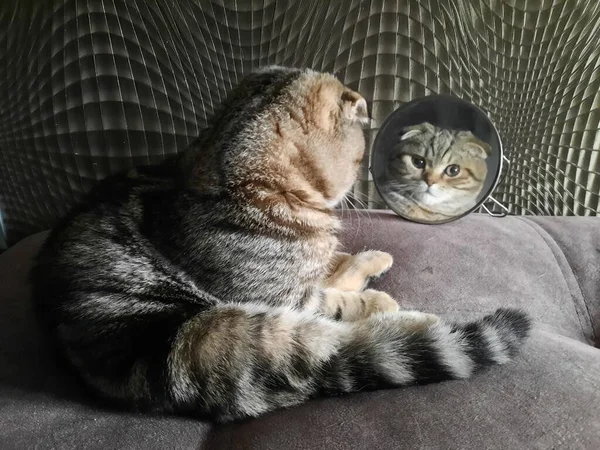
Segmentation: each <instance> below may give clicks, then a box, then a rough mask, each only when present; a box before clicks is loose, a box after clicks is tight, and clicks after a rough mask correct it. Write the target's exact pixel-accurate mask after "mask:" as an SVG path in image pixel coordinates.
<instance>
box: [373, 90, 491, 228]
mask: <svg viewBox="0 0 600 450" xmlns="http://www.w3.org/2000/svg"><path fill="white" fill-rule="evenodd" d="M371 172H372V174H373V180H374V182H375V186H376V187H377V191H378V192H379V195H380V196H381V198H382V199H383V200H384V202H385V203H386V204H387V205H388V207H389V208H390V209H392V210H393V211H394V212H396V213H397V214H398V215H400V216H402V217H404V218H406V219H409V220H413V221H416V222H421V223H445V222H449V221H451V220H456V219H458V218H460V217H463V216H465V215H466V214H468V213H470V212H472V211H474V210H475V209H477V208H478V207H479V206H481V205H482V204H483V203H484V202H485V201H486V200H487V198H488V197H489V196H490V194H491V192H492V191H493V189H494V188H495V187H496V185H497V183H498V180H499V178H500V174H501V172H502V144H501V141H500V137H499V135H498V132H497V130H496V128H495V127H494V124H493V123H492V121H491V120H490V119H489V118H488V116H487V115H486V114H485V112H484V111H483V110H481V109H480V108H479V107H477V106H475V105H473V104H471V103H469V102H467V101H465V100H462V99H460V98H457V97H452V96H447V95H432V96H428V97H423V98H419V99H416V100H413V101H411V102H410V103H407V104H405V105H403V106H401V107H400V108H398V109H397V110H396V111H394V112H393V113H392V114H391V115H390V116H389V117H388V118H387V119H386V121H385V122H384V124H383V126H382V127H381V130H380V131H379V133H378V134H377V138H376V139H375V143H374V146H373V156H372V164H371Z"/></svg>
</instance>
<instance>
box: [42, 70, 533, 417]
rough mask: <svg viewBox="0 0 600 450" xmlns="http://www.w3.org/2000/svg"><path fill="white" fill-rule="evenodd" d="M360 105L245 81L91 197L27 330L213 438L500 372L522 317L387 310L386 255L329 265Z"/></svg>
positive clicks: (355, 155) (66, 231)
mask: <svg viewBox="0 0 600 450" xmlns="http://www.w3.org/2000/svg"><path fill="white" fill-rule="evenodd" d="M367 120H368V116H367V107H366V102H365V100H364V99H363V98H362V97H361V96H360V95H359V94H357V93H356V92H354V91H352V90H350V89H348V88H346V87H344V86H343V85H342V84H341V83H340V82H339V81H337V79H336V78H334V77H333V76H332V75H328V74H323V73H318V72H314V71H311V70H300V69H290V68H282V67H269V68H266V69H263V70H260V71H258V72H256V73H254V74H251V75H249V76H247V77H246V78H245V79H244V80H243V81H242V82H241V84H240V85H239V87H237V88H236V89H235V90H234V91H233V92H232V93H231V95H230V96H229V97H228V99H227V100H226V101H225V102H224V104H223V107H222V109H221V110H220V112H218V113H216V114H215V116H214V118H213V119H212V121H211V123H210V124H209V126H208V127H207V128H206V129H205V130H204V131H203V132H202V133H201V136H200V137H199V138H198V139H197V140H196V141H195V142H194V143H193V144H192V146H191V148H190V149H189V150H188V151H186V152H184V153H182V156H180V157H177V158H174V159H172V160H169V161H167V162H165V163H164V164H163V165H160V166H156V167H141V168H137V169H135V170H131V171H129V172H127V173H123V174H120V175H116V176H112V177H110V178H107V179H105V180H104V181H103V182H101V183H100V184H99V185H98V186H97V187H96V188H95V189H94V190H93V191H92V192H91V193H90V194H89V196H88V197H87V198H86V200H85V201H84V202H83V203H82V204H81V206H79V207H77V208H76V209H75V210H73V211H72V212H71V213H70V214H69V215H68V217H66V218H65V219H64V220H63V221H62V222H61V223H60V224H59V225H58V226H57V227H56V228H55V229H54V230H53V232H52V233H51V235H50V236H49V238H48V239H47V241H46V243H45V245H44V247H43V248H42V250H41V252H40V254H39V256H38V263H37V266H36V267H35V268H34V272H33V280H34V287H35V298H36V301H37V304H38V306H39V311H40V317H41V319H42V320H43V321H44V323H45V324H46V325H47V326H48V328H49V329H50V331H51V333H52V335H53V336H54V339H55V340H56V341H55V342H57V344H58V347H59V348H60V349H61V350H62V352H61V353H62V354H63V355H64V357H65V358H66V360H67V361H68V362H69V364H70V365H71V367H72V368H74V369H75V370H76V371H77V372H78V373H79V374H80V375H81V378H82V379H83V381H84V382H85V383H86V384H87V385H88V386H89V387H91V388H92V389H93V390H94V391H95V392H96V393H98V394H100V395H101V396H103V397H105V398H107V399H109V400H112V401H114V402H116V403H118V404H122V405H126V406H127V407H130V408H135V409H138V410H152V411H162V412H173V413H184V414H193V415H197V416H201V417H209V418H213V419H215V420H218V421H230V420H235V419H241V418H247V417H255V416H258V415H260V414H263V413H265V412H267V411H271V410H274V409H276V408H281V407H288V406H291V405H296V404H298V403H301V402H304V401H306V400H307V399H309V398H311V397H315V396H319V395H338V394H344V393H350V392H356V391H362V390H366V389H380V388H389V387H396V386H404V385H411V384H416V383H427V382H434V381H440V380H445V379H453V378H465V377H468V376H470V375H471V374H472V373H473V372H475V371H476V370H478V369H481V368H483V367H485V366H489V365H492V364H501V363H504V362H506V361H507V360H508V359H509V358H510V357H511V356H513V355H515V353H516V352H517V350H518V349H519V347H520V346H521V344H522V343H523V341H524V340H525V338H526V336H527V334H528V330H529V320H528V318H527V317H526V315H525V314H523V313H522V312H519V311H515V310H506V309H500V310H498V311H496V312H495V313H494V314H491V315H489V316H486V317H484V318H482V319H481V320H478V321H476V322H472V323H468V324H465V325H458V324H450V323H446V322H444V321H442V320H440V319H439V318H438V317H437V316H434V315H430V314H425V313H421V312H415V311H398V305H397V303H396V302H395V301H394V300H393V299H391V298H390V297H389V296H388V295H387V294H385V293H383V292H378V291H374V290H369V289H367V290H364V288H365V286H366V284H367V282H368V280H369V279H370V278H372V277H377V276H379V275H381V274H383V273H384V272H385V271H386V270H388V269H389V267H390V266H391V264H392V258H391V256H390V255H389V254H387V253H383V252H378V251H367V252H364V253H359V254H357V255H349V254H346V253H341V252H338V251H337V247H338V241H337V238H336V233H337V231H338V230H339V228H340V222H339V220H338V218H337V217H336V215H335V212H334V208H335V206H336V205H337V204H338V203H339V202H340V201H341V200H342V199H343V197H344V195H345V194H346V192H347V191H348V189H349V188H350V187H351V186H352V184H353V182H354V181H355V178H356V174H357V169H358V167H359V165H360V163H361V161H362V158H363V152H364V150H365V141H364V136H363V132H362V129H361V123H362V122H365V121H367Z"/></svg>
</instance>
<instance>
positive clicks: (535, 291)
mask: <svg viewBox="0 0 600 450" xmlns="http://www.w3.org/2000/svg"><path fill="white" fill-rule="evenodd" d="M341 214H342V215H343V217H344V221H345V231H344V235H343V241H344V243H345V247H346V249H347V250H349V251H353V252H356V251H359V250H361V249H364V248H365V247H366V248H375V249H381V250H386V251H389V252H391V253H392V254H393V255H394V257H395V263H394V266H393V268H392V270H391V271H390V272H388V274H386V276H385V277H384V278H382V279H380V280H379V281H377V283H376V285H375V287H376V288H379V289H384V290H386V291H387V292H389V293H390V294H392V295H393V296H395V298H396V299H397V300H398V302H399V303H400V304H401V306H402V307H404V308H418V309H422V310H425V311H430V312H433V313H436V314H439V315H442V316H444V317H448V318H453V319H469V318H474V317H476V316H478V315H481V314H483V313H487V312H489V311H492V310H493V309H494V308H496V307H498V306H500V305H502V306H518V307H521V308H523V309H525V310H527V311H529V312H530V314H531V315H532V316H533V317H534V319H535V327H534V331H533V335H532V337H531V340H530V342H529V343H528V345H527V346H526V347H525V349H524V351H523V353H522V355H521V356H520V357H518V358H517V359H516V360H515V361H514V362H512V363H510V364H508V365H506V366H503V367H501V368H496V369H494V370H490V371H489V372H485V373H481V374H479V375H478V376H476V377H475V378H473V379H471V380H466V381H455V382H447V383H442V384H433V385H428V386H421V387H411V388H406V389H397V390H388V391H380V392H371V393H361V394H358V395H354V396H349V397H340V398H334V399H319V400H314V401H311V402H309V403H307V404H305V405H303V406H299V407H296V408H292V409H289V410H285V411H279V412H275V413H272V414H269V415H267V416H264V417H262V418H259V419H257V420H253V421H247V422H243V423H236V424H232V425H226V426H215V425H212V424H209V423H206V422H199V421H197V420H193V419H189V418H184V417H160V416H146V415H137V414H133V413H129V412H122V411H117V410H113V409H111V408H110V407H108V406H107V405H100V404H97V403H96V402H94V401H93V400H92V399H91V398H89V396H88V395H87V393H86V392H85V391H84V390H83V389H82V387H81V386H80V385H79V383H78V381H77V380H76V379H75V378H73V377H72V376H71V375H70V374H69V373H68V372H67V371H66V370H65V369H64V368H62V367H60V366H59V365H58V364H57V362H56V360H55V358H54V356H53V353H52V350H51V347H50V345H49V343H48V342H47V340H46V339H45V337H43V335H42V334H41V332H40V330H39V329H38V327H37V325H36V323H35V321H34V319H33V315H32V311H31V305H30V299H29V284H28V270H29V268H30V266H31V263H32V258H33V256H34V254H35V252H36V251H37V249H38V247H39V245H40V243H41V242H42V241H43V239H44V236H45V234H44V233H40V234H36V235H33V236H30V237H28V238H26V239H25V240H23V241H21V242H19V243H18V244H16V245H15V246H13V247H11V248H10V249H9V250H8V251H6V252H5V253H4V254H2V255H1V256H0V274H1V275H2V276H1V279H0V280H1V281H0V283H1V285H0V448H2V449H3V450H4V449H13V448H14V449H25V448H27V449H28V448H39V449H50V448H57V449H83V448H85V449H96V448H97V449H105V448H119V449H121V448H131V449H172V448H173V449H174V448H177V449H179V448H181V449H184V448H185V449H191V448H195V449H273V450H280V449H321V448H322V449H369V448H378V449H411V450H412V449H478V450H479V449H512V450H519V449H523V450H531V449H544V450H546V449H581V450H591V449H597V448H600V381H599V378H600V349H598V348H597V344H598V337H599V331H600V275H599V274H600V220H598V219H596V218H582V217H576V218H575V217H571V218H568V217H565V218H558V217H554V218H552V217H546V218H542V217H529V218H525V217H507V218H504V219H495V218H491V217H487V216H483V215H472V216H469V217H466V218H464V219H461V220H459V221H457V222H453V223H449V224H446V225H435V226H432V225H418V224H412V223H408V222H405V221H403V220H401V219H399V218H397V217H396V216H394V215H392V214H390V213H385V212H374V211H370V212H367V211H362V212H360V213H356V212H355V213H350V212H348V211H344V212H341ZM594 344H596V346H595V345H594Z"/></svg>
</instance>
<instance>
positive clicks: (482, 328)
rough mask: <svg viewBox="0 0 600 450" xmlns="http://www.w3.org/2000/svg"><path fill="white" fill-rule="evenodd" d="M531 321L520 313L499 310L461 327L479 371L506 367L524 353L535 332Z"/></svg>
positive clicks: (522, 312)
mask: <svg viewBox="0 0 600 450" xmlns="http://www.w3.org/2000/svg"><path fill="white" fill-rule="evenodd" d="M531 327H532V321H531V318H530V317H529V316H528V315H527V313H525V312H524V311H522V310H520V309H511V308H499V309H497V310H496V311H495V312H494V313H492V314H489V315H487V316H485V317H483V318H482V319H480V320H478V321H475V322H471V323H468V324H466V325H461V326H458V329H459V330H460V332H461V334H462V336H463V338H464V339H465V341H466V343H467V347H468V353H469V356H471V358H472V359H473V362H474V363H475V367H474V368H475V369H483V368H485V367H487V366H492V365H496V364H504V363H506V362H508V361H510V360H511V359H513V358H514V357H515V356H516V355H517V354H518V353H519V352H520V350H521V348H522V347H523V345H524V344H525V342H526V341H527V338H528V337H529V334H530V332H531Z"/></svg>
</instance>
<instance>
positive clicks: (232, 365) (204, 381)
mask: <svg viewBox="0 0 600 450" xmlns="http://www.w3.org/2000/svg"><path fill="white" fill-rule="evenodd" d="M419 314H421V313H407V312H403V311H399V312H397V313H385V314H380V315H375V316H372V317H370V318H369V319H367V320H363V321H359V322H336V321H332V320H329V319H326V318H323V317H319V316H315V315H311V314H309V313H306V312H301V311H295V310H290V309H285V308H280V309H272V308H269V307H266V306H261V305H222V306H217V307H215V308H214V309H212V310H211V311H209V312H206V313H202V314H200V315H198V316H196V317H195V318H193V319H192V320H190V321H188V322H187V323H185V324H184V325H183V326H182V327H181V329H180V331H179V333H178V336H177V338H176V339H175V342H174V345H173V347H172V350H171V354H170V355H169V358H168V360H169V367H168V373H169V389H170V392H171V399H172V404H173V405H175V409H177V410H180V411H188V412H196V413H201V414H208V415H210V416H212V417H214V418H216V419H217V420H220V421H229V420H234V419H239V418H245V417H255V416H258V415H260V414H263V413H265V412H268V411H271V410H274V409H277V408H282V407H289V406H292V405H295V404H298V403H302V402H304V401H306V400H307V399H309V398H311V397H315V396H322V395H340V394H345V393H351V392H356V391H362V390H369V389H383V388H390V387H400V386H407V385H413V384H423V383H431V382H436V381H442V380H450V379H459V378H467V377H469V376H471V375H472V374H473V373H475V372H476V371H478V370H480V369H483V368H485V367H487V366H492V365H496V364H503V363H505V362H507V361H508V360H509V359H510V358H512V357H513V356H515V355H516V354H517V352H518V350H519V349H520V347H521V346H522V344H523V343H524V341H525V340H526V338H527V336H528V334H529V330H530V320H529V319H528V317H527V316H526V315H525V314H524V313H523V312H521V311H518V310H511V309H499V310H497V311H496V312H495V313H494V314H491V315H488V316H486V317H484V318H482V319H480V320H477V321H474V322H471V323H467V324H462V325H456V324H449V323H446V322H444V321H435V322H434V323H431V320H430V319H431V318H432V317H435V316H431V315H427V314H421V316H422V317H423V318H424V320H422V321H420V320H419V317H420V316H419ZM407 318H408V319H409V320H407Z"/></svg>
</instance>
